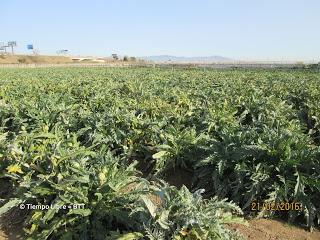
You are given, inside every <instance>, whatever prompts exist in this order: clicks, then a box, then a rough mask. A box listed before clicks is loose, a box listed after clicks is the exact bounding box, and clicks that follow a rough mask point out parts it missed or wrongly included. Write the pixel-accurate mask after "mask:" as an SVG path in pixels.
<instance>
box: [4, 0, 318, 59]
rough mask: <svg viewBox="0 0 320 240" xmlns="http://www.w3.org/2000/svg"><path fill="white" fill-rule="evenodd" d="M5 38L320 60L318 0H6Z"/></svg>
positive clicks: (135, 52) (144, 51)
mask: <svg viewBox="0 0 320 240" xmlns="http://www.w3.org/2000/svg"><path fill="white" fill-rule="evenodd" d="M0 6H1V11H0V22H1V24H2V26H1V30H0V42H5V41H9V40H16V41H17V42H18V45H19V46H18V47H17V52H21V53H22V52H27V50H26V45H27V44H28V43H33V44H34V46H35V48H37V49H39V51H40V53H42V54H55V53H56V51H57V50H59V49H68V50H69V51H70V54H72V55H98V56H109V55H110V54H111V53H119V54H127V55H131V56H145V55H163V54H169V55H177V56H209V55H221V56H225V57H230V58H234V59H270V60H271V59H295V60H297V59H301V60H312V59H316V60H320V31H319V29H320V1H319V0H304V1H303V0H301V1H297V0H268V1H258V0H224V1H223V0H220V1H216V0H211V1H210V0H197V1H196V0H193V1H191V0H161V1H160V0H159V1H152V0H117V1H116V0H110V1H107V0H105V1H102V0H91V1H89V0H87V1H84V0H54V1H49V0H47V1H45V0H38V1H37V0H20V1H19V0H1V5H0Z"/></svg>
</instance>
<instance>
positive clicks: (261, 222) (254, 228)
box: [229, 219, 320, 240]
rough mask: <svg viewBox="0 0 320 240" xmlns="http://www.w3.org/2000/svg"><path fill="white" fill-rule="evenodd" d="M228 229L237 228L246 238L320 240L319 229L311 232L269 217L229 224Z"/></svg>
mask: <svg viewBox="0 0 320 240" xmlns="http://www.w3.org/2000/svg"><path fill="white" fill-rule="evenodd" d="M229 228H230V229H234V230H237V231H238V232H240V233H241V234H242V235H243V236H244V237H245V238H246V239H247V240H320V231H319V230H314V231H313V232H312V233H311V232H309V231H306V230H304V229H302V228H299V227H297V226H291V225H289V224H287V223H284V222H280V221H277V220H270V219H254V220H250V221H249V226H243V225H239V224H230V225H229Z"/></svg>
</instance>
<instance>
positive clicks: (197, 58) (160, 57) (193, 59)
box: [139, 55, 232, 63]
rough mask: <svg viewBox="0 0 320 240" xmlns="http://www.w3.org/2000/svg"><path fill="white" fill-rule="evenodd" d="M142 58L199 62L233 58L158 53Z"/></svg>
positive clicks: (160, 60)
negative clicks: (178, 55)
mask: <svg viewBox="0 0 320 240" xmlns="http://www.w3.org/2000/svg"><path fill="white" fill-rule="evenodd" d="M139 58H140V59H143V60H146V61H153V62H178V63H181V62H184V63H199V62H206V63H207V62H227V61H231V60H232V59H230V58H226V57H221V56H206V57H177V56H171V55H158V56H144V57H139Z"/></svg>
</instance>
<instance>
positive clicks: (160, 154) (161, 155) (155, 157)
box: [152, 151, 168, 159]
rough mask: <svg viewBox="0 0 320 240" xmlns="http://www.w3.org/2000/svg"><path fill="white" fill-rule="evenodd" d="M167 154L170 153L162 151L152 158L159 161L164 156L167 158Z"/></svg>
mask: <svg viewBox="0 0 320 240" xmlns="http://www.w3.org/2000/svg"><path fill="white" fill-rule="evenodd" d="M167 153H168V152H167V151H160V152H157V153H155V154H153V155H152V158H154V159H159V158H162V157H163V156H165V155H166V154H167Z"/></svg>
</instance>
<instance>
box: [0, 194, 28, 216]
mask: <svg viewBox="0 0 320 240" xmlns="http://www.w3.org/2000/svg"><path fill="white" fill-rule="evenodd" d="M22 202H23V201H22V200H21V199H19V198H13V199H10V200H9V202H7V203H6V204H5V205H3V206H2V207H1V208H0V216H1V215H3V214H5V213H6V212H8V211H9V210H10V209H12V208H14V207H17V206H18V205H19V204H20V203H22Z"/></svg>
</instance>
